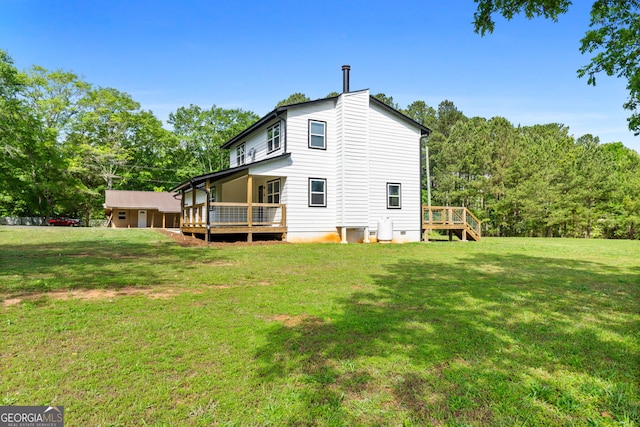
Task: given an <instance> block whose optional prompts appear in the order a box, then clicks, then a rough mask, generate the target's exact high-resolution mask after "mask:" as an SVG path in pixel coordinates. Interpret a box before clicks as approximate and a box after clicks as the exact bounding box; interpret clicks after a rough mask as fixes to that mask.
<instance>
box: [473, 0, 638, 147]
mask: <svg viewBox="0 0 640 427" xmlns="http://www.w3.org/2000/svg"><path fill="white" fill-rule="evenodd" d="M475 1H476V3H478V7H477V10H476V12H475V14H474V27H475V31H476V32H477V33H480V34H481V35H483V36H484V35H485V34H486V33H492V32H493V30H494V29H495V21H494V20H493V16H494V15H495V14H500V15H502V16H503V17H505V18H506V19H512V18H513V17H514V16H515V15H518V14H522V13H523V14H524V15H525V16H526V17H527V18H529V19H531V18H535V17H539V16H542V17H544V18H549V19H552V20H554V21H557V20H558V17H559V16H560V15H562V14H564V13H566V12H567V11H568V10H569V7H570V6H571V1H569V0H475ZM589 27H590V29H589V30H588V31H587V32H586V34H585V36H584V37H583V38H582V39H581V41H580V42H581V45H580V51H581V52H582V53H596V55H595V56H593V57H592V58H591V62H590V63H589V64H587V65H586V66H584V67H582V68H580V69H579V70H578V76H579V77H583V76H588V83H589V84H591V85H595V84H596V75H597V74H599V73H602V72H604V73H605V74H607V75H608V76H616V77H620V78H624V79H626V80H627V89H628V91H629V99H628V100H627V102H625V103H624V108H625V109H627V110H629V111H630V112H631V116H630V117H629V119H628V122H629V129H630V130H632V131H634V133H635V134H636V135H638V134H640V114H638V112H637V109H638V104H639V103H640V68H639V61H640V59H639V58H640V2H639V1H638V0H596V1H595V2H594V3H593V6H592V8H591V22H590V24H589Z"/></svg>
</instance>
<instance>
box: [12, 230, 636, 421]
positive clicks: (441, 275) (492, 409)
mask: <svg viewBox="0 0 640 427" xmlns="http://www.w3.org/2000/svg"><path fill="white" fill-rule="evenodd" d="M0 299H1V300H3V302H0V337H1V341H0V376H1V377H0V405H49V404H53V405H63V406H64V407H65V417H66V421H67V423H66V425H68V426H143V425H154V426H170V425H187V426H211V425H221V426H227V425H237V426H252V425H255V426H262V425H275V426H281V425H291V426H305V425H318V426H324V425H327V426H340V425H345V426H347V425H348V426H358V425H363V426H378V425H397V426H402V425H416V426H417V425H420V426H421V425H435V426H439V425H450V426H463V425H476V426H480V425H487V426H514V425H526V426H541V425H544V426H553V425H557V426H564V425H577V426H580V425H588V426H618V425H625V426H637V425H640V397H639V396H640V385H639V384H640V356H639V355H640V311H639V310H640V308H639V307H640V242H639V241H603V240H564V239H562V240H561V239H515V238H513V239H497V238H495V239H491V238H485V239H483V240H482V241H481V242H477V243H472V242H470V243H461V242H453V243H449V242H432V243H428V244H424V243H422V244H406V245H376V244H370V245H338V244H320V245H291V244H258V245H255V246H251V245H245V244H241V245H233V244H232V245H215V246H211V247H209V248H207V247H183V246H179V245H177V244H176V243H174V241H173V240H171V239H169V238H167V237H165V236H164V235H162V234H160V233H158V232H155V231H153V230H109V229H82V228H81V229H66V228H64V229H62V228H60V229H58V228H56V229H52V228H11V227H0Z"/></svg>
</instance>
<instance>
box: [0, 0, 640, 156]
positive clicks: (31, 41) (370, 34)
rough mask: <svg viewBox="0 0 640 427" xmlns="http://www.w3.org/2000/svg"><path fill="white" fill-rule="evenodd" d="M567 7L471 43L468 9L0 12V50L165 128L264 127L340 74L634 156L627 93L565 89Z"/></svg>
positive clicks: (570, 55) (150, 5)
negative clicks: (120, 98) (294, 99)
mask: <svg viewBox="0 0 640 427" xmlns="http://www.w3.org/2000/svg"><path fill="white" fill-rule="evenodd" d="M575 3H576V4H574V5H573V6H572V7H571V9H570V12H569V13H568V14H566V15H563V16H561V17H560V20H559V22H557V23H553V22H551V21H546V20H544V19H536V20H526V19H524V18H520V17H518V18H516V19H514V20H512V21H509V22H507V21H504V20H502V19H498V20H497V26H496V31H495V32H494V34H492V35H488V36H485V37H480V36H479V35H477V34H475V33H474V32H473V26H472V23H471V21H472V19H473V12H474V11H475V3H474V2H473V1H472V0H448V1H436V0H422V1H402V0H396V1H393V2H392V1H388V0H387V1H379V0H369V1H359V0H358V1H349V0H340V1H333V0H329V1H318V0H316V1H304V0H298V1H289V0H282V1H278V2H268V1H260V2H257V1H187V0H185V1H175V0H172V1H164V0H154V1H151V0H145V1H136V0H128V1H121V0H112V1H108V2H107V1H88V0H84V1H76V0H67V1H51V0H0V41H1V42H0V48H2V49H5V50H7V51H8V52H9V55H11V56H12V57H13V59H14V61H15V65H16V66H17V67H18V68H19V69H25V68H28V67H29V66H31V65H33V64H37V65H41V66H44V67H46V68H49V69H64V70H69V71H73V72H75V73H77V74H79V75H80V76H82V77H83V78H84V79H85V80H87V81H88V82H90V83H92V84H94V85H96V86H104V87H114V88H116V89H118V90H121V91H124V92H127V93H129V94H130V95H131V96H132V97H133V98H134V99H135V100H137V101H138V102H140V103H141V105H142V107H143V108H144V109H148V110H152V111H153V112H154V113H155V114H156V116H157V117H158V118H160V119H161V120H163V121H165V120H166V119H167V116H168V114H169V113H170V112H171V111H175V110H176V109H177V108H178V107H180V106H186V105H189V104H196V105H200V106H202V107H209V106H211V105H213V104H215V105H217V106H219V107H225V108H242V109H245V110H251V111H254V112H256V113H257V114H259V115H263V114H265V113H267V112H268V111H270V110H271V109H272V108H273V107H274V105H275V104H276V103H277V102H278V101H280V100H281V99H283V98H286V97H288V96H289V95H290V94H292V93H294V92H302V93H305V94H306V95H307V96H309V97H311V98H319V97H323V96H326V95H327V94H328V93H330V92H332V91H337V92H339V91H340V90H341V88H342V72H341V66H342V65H343V64H349V65H351V89H352V90H356V89H365V88H368V89H370V90H371V92H372V93H378V92H383V93H385V94H387V95H389V96H393V98H394V101H396V102H397V103H399V104H400V106H401V107H405V106H406V105H408V104H410V103H411V102H413V101H415V100H424V101H425V102H426V103H427V104H428V105H430V106H433V107H437V105H438V104H439V103H440V102H441V101H443V100H445V99H448V100H451V101H453V102H454V103H455V105H456V106H457V107H458V108H459V109H460V110H461V111H462V112H463V113H464V114H465V115H467V116H469V117H472V116H482V117H486V118H490V117H493V116H503V117H506V118H507V119H508V120H510V121H511V122H512V123H513V124H515V125H517V124H522V125H532V124H542V123H550V122H558V123H563V124H565V125H567V126H569V128H570V133H571V134H573V135H574V136H576V137H578V136H581V135H583V134H586V133H591V134H593V135H596V136H599V137H600V140H601V142H603V143H605V142H613V141H621V142H623V143H624V144H625V145H626V146H627V147H630V148H633V149H635V150H636V151H639V152H640V138H638V137H634V136H633V133H632V132H630V131H628V129H627V120H626V119H627V117H628V114H627V111H625V110H624V109H623V108H622V104H623V103H624V102H625V100H626V98H627V91H626V89H625V82H624V81H623V80H620V79H616V78H612V77H607V76H604V75H603V76H599V78H598V81H597V82H598V85H597V86H596V87H592V86H588V85H587V83H586V80H585V79H578V78H577V75H576V70H577V69H578V68H580V67H581V66H583V65H585V64H587V63H588V61H589V59H590V57H589V56H588V55H581V54H580V53H579V51H578V47H579V40H580V38H581V37H582V36H583V35H584V32H585V30H586V29H587V27H588V23H589V12H590V4H591V3H592V2H591V1H582V0H579V1H575Z"/></svg>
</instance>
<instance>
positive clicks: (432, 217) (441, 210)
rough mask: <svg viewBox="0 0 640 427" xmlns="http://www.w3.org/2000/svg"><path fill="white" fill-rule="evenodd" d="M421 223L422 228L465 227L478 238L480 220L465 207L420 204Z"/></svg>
mask: <svg viewBox="0 0 640 427" xmlns="http://www.w3.org/2000/svg"><path fill="white" fill-rule="evenodd" d="M422 224H423V228H431V227H432V228H457V227H466V228H467V231H468V232H470V233H473V234H474V237H476V238H477V239H479V238H480V221H479V220H478V218H476V217H475V215H474V214H472V213H471V211H470V210H469V209H467V208H465V207H451V206H422Z"/></svg>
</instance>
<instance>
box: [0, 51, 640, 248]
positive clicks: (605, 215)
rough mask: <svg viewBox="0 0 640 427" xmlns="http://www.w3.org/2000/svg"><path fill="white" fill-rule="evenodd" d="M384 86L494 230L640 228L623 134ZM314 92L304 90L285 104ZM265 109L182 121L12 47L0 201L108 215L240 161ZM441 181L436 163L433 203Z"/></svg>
mask: <svg viewBox="0 0 640 427" xmlns="http://www.w3.org/2000/svg"><path fill="white" fill-rule="evenodd" d="M335 95H338V94H337V93H335V92H333V93H330V94H328V95H327V97H330V96H335ZM374 96H375V97H376V98H378V99H379V100H381V101H382V102H384V103H386V104H388V105H390V106H391V107H393V108H396V109H398V110H400V111H401V112H402V113H404V114H406V115H407V116H409V117H410V118H412V119H413V120H415V121H417V122H419V123H421V124H423V125H425V126H427V127H429V128H430V129H432V133H431V135H430V136H429V138H428V142H427V144H428V147H429V159H430V170H431V183H430V185H431V189H432V200H431V202H432V204H433V205H446V206H466V207H469V208H470V209H471V210H472V211H473V212H474V213H475V214H476V215H477V216H478V217H479V218H480V219H481V220H482V222H483V228H484V232H485V234H488V235H497V236H572V237H608V238H630V239H636V238H639V237H640V232H639V231H638V228H639V224H640V156H639V155H638V153H636V152H635V151H633V150H630V149H628V148H626V147H624V146H623V145H622V144H621V143H609V144H600V141H599V140H598V138H597V137H594V136H592V135H584V136H581V137H579V138H574V137H573V136H572V135H570V134H569V129H568V128H567V127H566V126H564V125H562V124H557V123H553V124H544V125H536V126H514V125H513V124H511V123H510V122H509V121H508V120H507V119H505V118H502V117H494V118H491V119H485V118H481V117H471V118H469V117H466V116H465V115H464V114H463V113H462V112H461V111H459V110H458V109H457V107H456V106H455V105H454V103H453V102H451V101H443V102H441V103H440V104H439V105H438V106H437V108H434V107H430V106H428V105H427V104H426V103H425V102H424V101H415V102H413V103H411V104H410V105H408V106H407V107H406V108H401V107H400V106H399V105H398V104H397V103H395V102H394V100H393V97H390V96H387V95H385V94H383V93H379V94H376V95H374ZM309 100H310V98H308V97H307V96H306V95H304V94H302V93H294V94H292V95H291V96H290V97H288V98H286V99H283V100H282V101H280V102H279V103H278V104H277V105H276V106H281V105H287V104H291V103H296V102H305V101H309ZM258 118H259V117H258V116H257V115H256V114H255V113H253V112H251V111H244V110H242V109H224V108H219V107H216V106H215V105H213V106H212V107H211V108H208V109H207V108H202V107H199V106H196V105H189V106H185V107H180V108H178V109H177V110H176V111H175V112H172V113H171V114H169V118H168V121H167V122H168V125H170V126H171V130H169V129H167V128H165V127H163V123H162V122H161V121H160V120H159V119H157V118H156V117H155V116H154V115H153V113H152V112H151V111H145V110H143V109H142V108H141V106H140V104H139V103H137V102H136V101H135V100H134V99H133V98H132V97H131V96H130V95H128V94H126V93H124V92H121V91H118V90H117V89H113V88H104V87H98V86H94V85H92V84H90V83H88V82H85V81H84V80H82V79H81V78H79V77H78V76H77V75H76V74H74V73H72V72H67V71H61V70H55V71H50V70H47V69H45V68H43V67H39V66H34V67H31V68H30V69H28V70H26V71H19V70H17V69H16V68H15V66H14V64H13V61H12V59H11V57H10V56H9V55H8V54H7V53H6V52H4V51H2V50H0V151H1V152H2V156H0V215H2V216H37V217H52V216H55V215H68V216H75V217H80V218H83V219H85V220H86V221H88V220H89V219H90V218H101V217H102V216H103V211H102V203H103V202H104V191H105V190H106V189H120V190H150V191H166V190H168V189H170V188H171V187H173V186H174V185H176V184H177V183H179V182H182V181H184V180H185V179H188V178H190V177H192V176H195V175H199V174H203V173H207V172H212V171H216V170H221V169H224V168H226V167H228V161H229V160H228V157H229V156H228V152H227V151H226V150H223V149H221V148H220V147H221V145H222V144H223V143H224V142H226V141H227V140H228V139H230V138H231V137H232V136H234V135H236V134H237V133H239V132H240V131H241V130H243V129H244V128H246V127H248V126H249V125H251V124H252V123H254V122H255V121H256V120H258ZM427 188H428V183H427V182H426V177H425V180H424V182H423V201H424V202H425V203H427V202H428V200H427Z"/></svg>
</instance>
